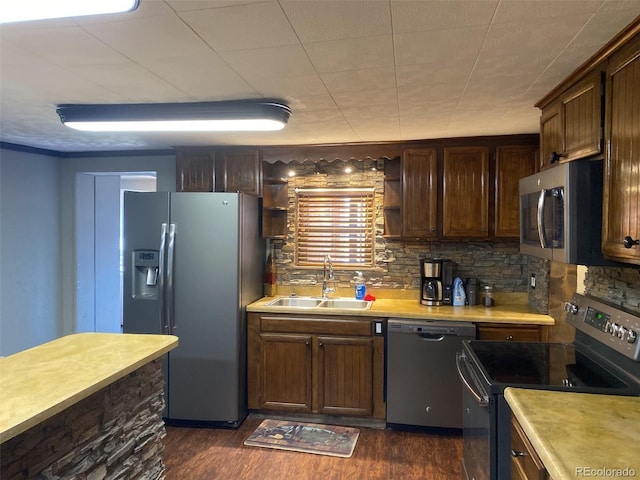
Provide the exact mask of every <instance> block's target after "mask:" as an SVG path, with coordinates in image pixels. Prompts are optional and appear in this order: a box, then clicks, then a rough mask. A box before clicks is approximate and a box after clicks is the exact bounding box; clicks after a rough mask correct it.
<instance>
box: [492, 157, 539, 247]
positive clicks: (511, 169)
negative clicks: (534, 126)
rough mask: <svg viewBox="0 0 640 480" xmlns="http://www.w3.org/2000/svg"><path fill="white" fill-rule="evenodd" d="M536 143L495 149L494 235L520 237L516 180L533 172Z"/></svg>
mask: <svg viewBox="0 0 640 480" xmlns="http://www.w3.org/2000/svg"><path fill="white" fill-rule="evenodd" d="M537 162H538V148H537V147H536V146H535V145H517V146H504V147H498V148H497V149H496V175H495V192H496V193H495V231H494V235H495V236H496V237H514V238H517V237H519V236H520V208H519V206H520V194H519V192H518V187H519V181H520V179H521V178H524V177H526V176H528V175H531V174H533V173H535V172H536V166H537Z"/></svg>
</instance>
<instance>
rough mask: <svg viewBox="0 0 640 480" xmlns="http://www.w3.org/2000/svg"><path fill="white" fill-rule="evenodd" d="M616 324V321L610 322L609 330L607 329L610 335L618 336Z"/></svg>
mask: <svg viewBox="0 0 640 480" xmlns="http://www.w3.org/2000/svg"><path fill="white" fill-rule="evenodd" d="M618 328H619V327H618V324H617V323H612V324H611V330H610V331H609V332H610V333H611V335H612V336H614V337H617V336H618Z"/></svg>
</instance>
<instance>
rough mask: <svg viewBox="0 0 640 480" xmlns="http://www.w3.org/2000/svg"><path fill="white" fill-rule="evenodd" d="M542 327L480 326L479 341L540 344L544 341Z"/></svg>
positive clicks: (483, 324)
mask: <svg viewBox="0 0 640 480" xmlns="http://www.w3.org/2000/svg"><path fill="white" fill-rule="evenodd" d="M541 329H542V327H540V326H539V325H524V326H520V325H518V326H516V325H500V324H494V323H488V324H486V323H480V324H478V340H497V341H502V340H507V341H516V342H539V341H540V340H542V332H541Z"/></svg>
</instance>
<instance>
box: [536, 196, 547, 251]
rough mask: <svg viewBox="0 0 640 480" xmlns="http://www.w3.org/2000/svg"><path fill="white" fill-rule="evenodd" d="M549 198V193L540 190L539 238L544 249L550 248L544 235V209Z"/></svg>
mask: <svg viewBox="0 0 640 480" xmlns="http://www.w3.org/2000/svg"><path fill="white" fill-rule="evenodd" d="M546 197H547V191H546V190H545V189H544V188H543V189H542V190H540V196H539V197H538V238H539V239H540V246H541V247H542V248H548V247H549V245H548V244H547V239H546V237H545V234H544V207H545V202H546Z"/></svg>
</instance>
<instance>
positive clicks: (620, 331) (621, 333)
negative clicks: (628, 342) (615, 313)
mask: <svg viewBox="0 0 640 480" xmlns="http://www.w3.org/2000/svg"><path fill="white" fill-rule="evenodd" d="M626 334H627V329H626V328H624V327H623V326H620V328H618V338H619V339H620V340H624V338H625V336H626Z"/></svg>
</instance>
